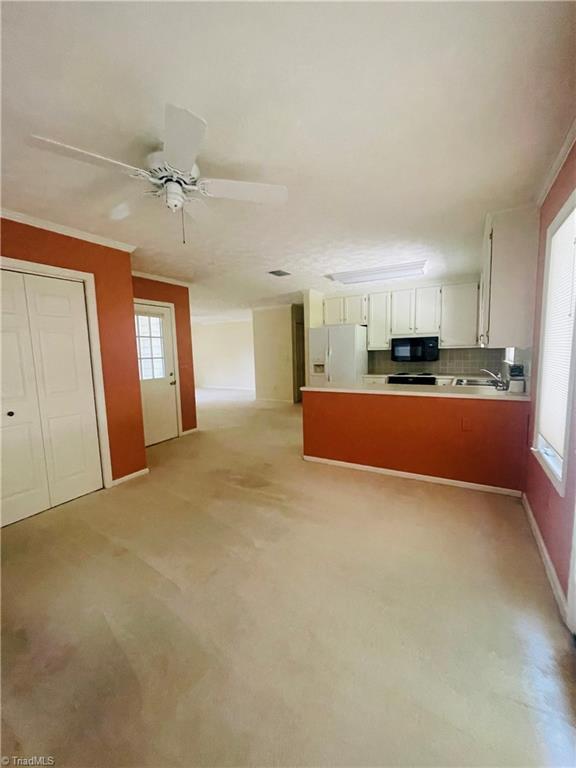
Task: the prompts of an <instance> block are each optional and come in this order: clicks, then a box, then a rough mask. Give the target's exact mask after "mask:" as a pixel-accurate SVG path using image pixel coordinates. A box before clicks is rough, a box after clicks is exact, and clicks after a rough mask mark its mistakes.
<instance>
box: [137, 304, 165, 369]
mask: <svg viewBox="0 0 576 768" xmlns="http://www.w3.org/2000/svg"><path fill="white" fill-rule="evenodd" d="M139 317H146V318H148V324H149V328H150V327H151V326H150V319H151V318H155V319H157V320H159V322H160V335H159V336H153V335H152V331H151V330H150V333H149V334H147V335H142V334H141V332H140V327H139V320H138V318H139ZM134 318H135V325H136V355H137V358H138V377H139V379H140V381H141V382H142V381H161V380H163V379H167V378H168V374H167V367H166V349H165V337H164V322H165V318H164V317H163V316H162V315H161V314H160V313H158V312H156V313H153V312H152V311H148V312H142V311H138V309H136V308H135V310H134ZM143 339H147V340H149V342H150V355H141V354H140V352H141V342H142V340H143ZM153 339H160V346H161V350H162V354H161V355H154V352H153V349H152V347H153V343H152V342H153ZM143 360H150V362H151V367H152V376H143V375H142V371H143V368H142V361H143ZM155 360H161V361H162V368H163V371H164V373H163V375H162V376H156V375H155V370H154V361H155Z"/></svg>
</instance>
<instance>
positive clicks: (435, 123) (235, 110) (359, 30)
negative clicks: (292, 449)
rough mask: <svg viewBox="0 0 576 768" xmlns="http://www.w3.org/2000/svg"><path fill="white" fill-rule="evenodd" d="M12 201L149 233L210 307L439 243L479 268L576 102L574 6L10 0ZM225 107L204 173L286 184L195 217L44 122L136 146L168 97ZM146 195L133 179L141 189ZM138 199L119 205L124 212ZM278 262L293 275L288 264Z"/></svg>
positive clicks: (158, 124) (6, 158) (93, 227)
mask: <svg viewBox="0 0 576 768" xmlns="http://www.w3.org/2000/svg"><path fill="white" fill-rule="evenodd" d="M2 15H3V93H2V104H3V136H2V143H3V206H4V207H5V208H8V209H12V210H16V211H20V212H23V213H27V214H29V215H31V216H36V217H40V218H44V219H47V220H50V221H53V222H56V223H58V224H63V225H68V226H71V227H75V228H78V229H83V230H86V231H89V232H93V233H96V234H99V235H102V236H106V237H110V238H112V239H115V240H120V241H124V242H130V243H134V244H136V245H137V246H138V247H137V250H136V251H135V253H134V256H133V263H134V268H135V269H137V270H140V271H146V272H152V273H156V274H162V275H166V276H171V277H175V278H179V279H181V280H191V281H193V282H194V283H195V286H196V287H195V289H194V304H195V307H196V308H197V310H198V311H199V312H201V313H205V312H209V311H215V310H217V309H220V310H222V309H225V308H234V307H242V306H244V307H245V306H249V305H253V304H257V303H265V304H270V303H272V301H271V300H272V299H273V300H274V301H276V300H278V297H279V296H280V299H281V298H282V296H284V297H285V298H286V297H288V296H290V295H291V294H293V293H294V292H296V291H299V290H301V289H303V288H313V287H314V288H319V289H321V290H334V288H335V287H337V286H335V285H334V284H333V283H330V282H329V281H327V280H326V279H325V278H324V277H323V276H324V275H325V274H327V273H329V272H337V271H339V270H349V269H356V268H362V267H366V266H371V265H376V264H383V263H386V262H388V261H390V260H392V261H398V260H403V259H411V258H413V257H416V256H417V257H421V256H422V255H425V256H427V257H428V258H429V260H430V262H429V263H430V271H429V273H428V274H429V275H430V276H431V277H437V276H441V275H445V274H448V273H454V272H463V273H464V272H467V273H469V272H471V271H473V270H474V269H476V268H477V265H478V262H479V249H480V241H481V234H482V225H483V217H484V214H485V213H486V212H487V211H489V210H494V209H498V208H505V207H510V206H515V205H519V204H523V203H526V202H529V201H530V200H532V199H534V196H535V194H536V192H537V191H538V188H539V186H540V185H541V183H542V181H543V179H544V177H545V175H546V172H547V170H548V168H549V166H550V164H551V163H552V161H553V159H554V156H555V155H556V153H557V151H558V149H559V147H560V145H561V143H562V140H563V138H564V136H565V134H566V132H567V131H568V128H569V126H570V123H571V121H572V119H573V117H574V107H575V103H576V96H575V94H576V91H575V87H576V86H575V71H576V56H575V42H574V41H575V40H576V4H575V3H555V2H553V3H548V2H543V3H522V2H512V3H429V4H428V3H424V4H418V3H413V4H412V3H380V4H379V3H349V4H342V3H337V4H336V3H335V4H332V3H308V4H291V3H282V4H277V3H253V4H244V3H231V4H219V3H138V2H134V3H115V2H111V3H62V4H58V3H50V2H44V3H38V4H36V3H3V7H2ZM167 101H168V102H172V103H175V104H178V105H181V106H185V107H188V108H190V109H192V110H193V111H195V112H197V113H198V114H199V115H202V116H203V117H204V118H205V119H206V120H207V121H208V134H207V139H206V142H205V145H204V147H203V150H202V152H201V155H200V159H199V165H200V167H201V170H202V172H203V173H204V175H214V176H216V175H221V176H224V177H229V178H236V179H246V180H254V181H265V182H278V183H284V184H286V185H287V186H288V187H289V193H290V200H289V203H288V204H287V205H286V206H284V207H281V208H272V209H267V208H264V207H260V206H250V205H248V204H245V203H232V202H224V201H210V208H211V216H210V218H209V219H208V220H206V221H200V222H198V223H197V224H193V223H191V222H190V223H189V224H188V227H187V228H188V232H187V239H188V242H187V244H186V245H182V244H181V242H180V237H181V222H180V219H179V217H178V216H175V215H173V214H171V213H169V212H168V211H167V210H166V209H165V208H163V207H162V205H161V204H160V202H159V201H158V200H154V199H141V192H142V187H141V186H140V185H139V184H138V183H137V182H135V181H132V180H130V179H127V178H125V177H123V176H117V175H115V174H114V173H113V172H108V171H105V170H101V169H96V168H93V167H90V166H85V165H83V164H81V163H78V162H76V161H74V160H70V159H63V158H59V157H55V156H51V155H50V154H48V153H46V152H43V151H41V150H38V149H36V148H33V147H30V146H28V145H27V144H26V139H27V136H28V135H29V134H30V133H31V132H36V133H40V134H42V135H45V136H49V137H51V138H54V139H58V140H62V141H64V142H67V143H70V144H74V145H76V146H80V147H83V148H87V149H90V150H92V151H96V152H99V153H101V154H105V155H109V156H111V157H114V158H117V159H120V160H125V161H127V162H131V163H135V164H140V163H142V162H143V159H144V156H145V154H146V152H147V151H148V150H149V149H150V148H152V147H154V146H155V145H156V144H157V143H158V141H159V140H161V139H162V124H163V111H164V104H165V102H167ZM135 196H137V197H135ZM126 197H130V198H131V199H132V200H134V201H135V202H134V203H133V206H134V208H135V213H134V215H133V216H132V217H130V218H129V219H127V220H124V221H122V222H114V221H111V220H110V219H109V218H108V212H109V210H110V209H111V208H112V207H113V206H114V205H116V204H117V203H119V202H120V201H121V200H123V199H124V198H126ZM275 268H282V269H286V270H288V271H290V272H292V276H291V277H287V278H280V279H279V278H274V277H271V276H268V275H267V274H266V273H267V271H268V270H271V269H275Z"/></svg>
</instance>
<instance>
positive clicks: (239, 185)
mask: <svg viewBox="0 0 576 768" xmlns="http://www.w3.org/2000/svg"><path fill="white" fill-rule="evenodd" d="M198 187H199V189H200V191H201V192H203V193H204V194H205V195H208V197H224V198H227V199H228V200H243V201H245V202H247V203H284V202H286V200H287V199H288V189H287V188H286V187H283V186H281V185H280V184H258V183H256V182H252V181H232V180H230V179H200V181H199V182H198Z"/></svg>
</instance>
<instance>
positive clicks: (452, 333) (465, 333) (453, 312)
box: [440, 283, 478, 347]
mask: <svg viewBox="0 0 576 768" xmlns="http://www.w3.org/2000/svg"><path fill="white" fill-rule="evenodd" d="M477 343H478V284H477V283H462V284H460V285H443V286H442V321H441V328H440V346H442V347H475V346H476V345H477Z"/></svg>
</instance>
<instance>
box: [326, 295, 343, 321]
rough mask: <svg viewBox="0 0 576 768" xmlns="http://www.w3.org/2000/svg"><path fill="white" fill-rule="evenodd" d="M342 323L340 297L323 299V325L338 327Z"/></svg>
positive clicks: (341, 302)
mask: <svg viewBox="0 0 576 768" xmlns="http://www.w3.org/2000/svg"><path fill="white" fill-rule="evenodd" d="M343 321H344V312H343V301H342V298H341V297H340V296H338V297H335V298H331V299H324V325H340V323H342V322H343Z"/></svg>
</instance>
